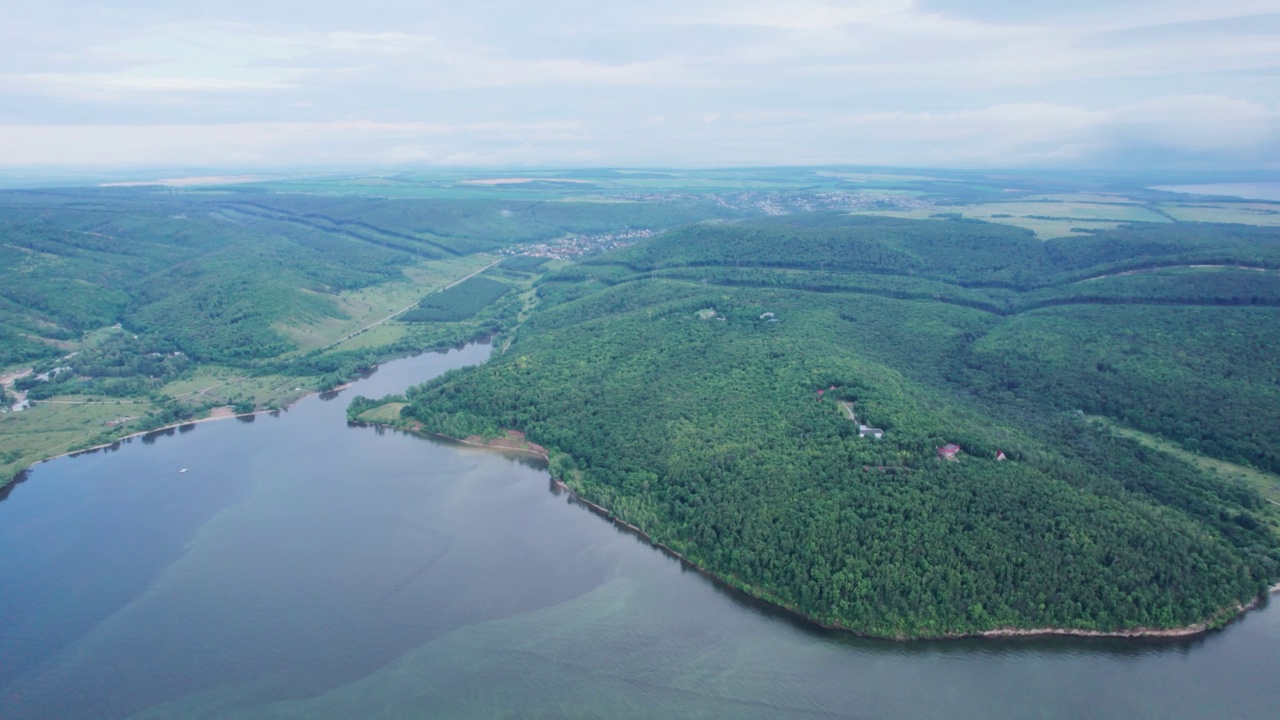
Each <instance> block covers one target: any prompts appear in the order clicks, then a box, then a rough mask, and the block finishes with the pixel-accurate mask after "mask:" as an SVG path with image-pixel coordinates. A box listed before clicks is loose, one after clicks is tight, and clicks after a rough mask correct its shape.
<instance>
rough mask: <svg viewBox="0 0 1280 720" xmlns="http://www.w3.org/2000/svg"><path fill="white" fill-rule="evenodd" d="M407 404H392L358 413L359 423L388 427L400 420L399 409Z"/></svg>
mask: <svg viewBox="0 0 1280 720" xmlns="http://www.w3.org/2000/svg"><path fill="white" fill-rule="evenodd" d="M407 404H408V403H400V402H393V403H387V404H386V405H379V406H378V407H376V408H372V409H369V410H365V411H364V412H362V413H360V417H359V420H360V422H367V423H381V424H384V425H390V424H393V423H396V422H399V420H400V409H401V408H403V407H404V406H405V405H407Z"/></svg>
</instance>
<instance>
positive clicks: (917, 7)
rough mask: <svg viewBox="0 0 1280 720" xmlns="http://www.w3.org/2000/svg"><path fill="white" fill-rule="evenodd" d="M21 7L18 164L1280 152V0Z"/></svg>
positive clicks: (1047, 160)
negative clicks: (1211, 0)
mask: <svg viewBox="0 0 1280 720" xmlns="http://www.w3.org/2000/svg"><path fill="white" fill-rule="evenodd" d="M6 5H8V7H7V8H2V9H0V168H7V169H15V168H164V167H207V168H227V169H233V168H234V169H248V170H254V169H283V168H325V169H336V168H413V167H429V166H464V167H587V166H593V167H595V166H612V167H656V166H663V167H699V166H703V167H705V166H722V167H728V166H750V165H834V164H853V165H893V166H917V167H967V168H986V167H1028V168H1131V167H1143V168H1214V169H1280V0H1216V1H1215V2H1205V0H1194V1H1184V0H1122V1H1116V0H1109V1H1105V2H1103V1H1099V0H1070V1H1059V0H1037V1H1035V2H1028V1H1026V0H921V1H913V0H786V1H783V2H774V1H772V0H725V1H721V0H647V1H646V2H622V1H619V0H539V1H538V2H529V1H528V0H523V1H520V0H452V1H450V2H437V1H436V0H412V1H410V0H400V1H391V0H364V1H362V2H358V3H356V2H345V3H344V2H331V1H330V0H306V1H305V2H302V1H298V2H279V1H277V0H219V2H215V3H201V4H200V5H201V6H202V7H186V6H187V5H194V4H189V3H175V2H172V0H112V1H111V2H110V3H106V2H90V1H87V0H78V1H71V0H41V2H28V3H18V2H10V3H6Z"/></svg>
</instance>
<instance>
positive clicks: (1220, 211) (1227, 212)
mask: <svg viewBox="0 0 1280 720" xmlns="http://www.w3.org/2000/svg"><path fill="white" fill-rule="evenodd" d="M1160 207H1161V209H1163V210H1164V211H1165V212H1167V213H1169V214H1170V215H1172V216H1173V217H1175V218H1177V219H1178V220H1180V221H1182V222H1214V223H1244V224H1245V225H1268V226H1270V225H1280V206H1277V205H1238V204H1235V203H1230V204H1224V205H1214V206H1207V205H1206V204H1202V203H1197V204H1195V205H1176V204H1168V205H1161V206H1160Z"/></svg>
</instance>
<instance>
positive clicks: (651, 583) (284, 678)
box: [0, 345, 1280, 720]
mask: <svg viewBox="0 0 1280 720" xmlns="http://www.w3.org/2000/svg"><path fill="white" fill-rule="evenodd" d="M488 353H489V348H488V346H484V345H473V346H469V347H467V348H464V349H462V350H459V351H453V352H450V353H447V354H431V355H422V356H418V357H415V358H409V359H405V360H399V361H396V362H392V363H388V364H386V365H385V366H384V367H382V368H380V369H379V370H378V372H376V373H375V374H373V375H372V376H370V377H368V378H365V379H363V380H361V381H359V382H358V383H356V385H355V387H354V388H352V389H350V390H347V391H344V392H342V393H340V394H338V395H337V396H336V397H335V396H333V395H326V396H313V397H309V398H306V399H304V400H302V401H301V402H299V403H298V404H297V405H295V406H293V407H292V408H290V409H289V410H287V411H283V412H280V413H277V414H275V415H274V416H273V415H259V416H257V417H255V418H252V419H251V421H244V420H241V421H235V420H226V421H221V422H211V423H201V424H199V425H192V426H186V427H184V428H179V429H174V430H172V431H169V432H166V433H163V434H157V435H154V436H151V437H149V438H145V439H144V438H137V439H134V440H133V441H130V442H126V443H122V444H121V445H120V446H118V447H117V448H115V449H110V450H103V451H98V452H93V453H88V454H83V455H80V456H76V457H69V458H61V459H58V460H55V461H51V462H48V463H44V464H41V465H37V466H36V467H35V468H33V469H32V470H31V472H30V473H29V476H28V477H27V479H26V480H25V481H24V482H22V483H21V484H19V485H17V486H16V487H14V488H13V489H12V490H11V491H10V493H9V495H8V497H7V498H6V499H4V500H3V501H2V502H0V718H4V719H5V720H11V719H18V718H58V719H60V720H76V719H78V718H94V719H100V718H101V719H105V718H125V717H145V718H276V717H289V718H298V717H308V718H310V717H319V718H328V717H331V718H364V717H504V716H507V717H512V716H513V717H601V716H610V717H637V718H640V717H643V718H653V717H726V718H739V717H760V718H765V717H768V718H778V717H797V718H806V717H815V718H846V717H847V718H898V717H902V718H919V717H939V718H942V717H946V718H953V717H958V718H966V717H972V718H1000V717H1008V718H1028V717H1031V718H1068V717H1070V718H1076V717H1116V718H1121V717H1123V718H1143V717H1150V718H1176V717H1203V718H1224V717H1274V716H1275V711H1276V708H1277V707H1280V612H1277V610H1276V607H1275V604H1274V603H1273V604H1272V605H1271V606H1269V607H1267V608H1265V609H1263V610H1261V611H1258V612H1254V613H1250V614H1249V615H1247V616H1245V617H1244V618H1243V619H1241V620H1240V621H1238V622H1236V623H1233V624H1232V625H1230V626H1229V627H1228V628H1227V629H1226V630H1224V631H1222V632H1217V633H1212V634H1209V635H1206V636H1203V637H1199V638H1193V639H1187V640H1179V641H1134V640H1127V641H1126V640H1079V639H1038V640H1008V641H979V640H968V641H959V642H930V643H912V644H899V643H892V642H884V641H870V640H860V639H856V638H851V637H849V636H847V635H843V634H840V633H833V632H825V631H821V630H818V629H815V628H813V627H812V626H810V625H808V624H806V623H804V622H802V621H798V620H796V619H794V618H792V617H789V616H787V615H786V614H784V613H779V612H777V611H774V610H771V609H770V608H768V607H767V606H764V605H762V604H760V603H757V602H754V601H751V600H749V599H747V598H743V597H742V596H740V595H738V594H736V593H732V592H729V591H726V590H724V589H722V588H719V587H717V586H716V584H715V583H713V582H711V581H710V580H708V579H707V578H705V577H703V576H702V575H700V574H698V573H696V572H692V571H689V570H686V569H684V568H683V567H682V566H681V564H680V563H679V562H678V561H676V560H674V559H671V558H669V557H667V556H665V555H663V554H662V553H661V552H659V551H657V550H655V549H654V548H652V547H650V546H649V545H648V544H647V543H645V542H643V541H641V540H639V539H637V538H635V537H634V536H632V535H630V534H628V533H626V532H624V531H621V530H619V529H617V528H616V527H614V526H613V525H611V524H610V523H608V522H607V521H605V520H603V519H602V518H600V517H598V516H597V515H595V514H594V513H592V512H590V511H589V510H588V509H586V508H585V507H583V506H581V505H579V504H576V503H574V502H572V501H571V500H570V498H569V497H568V496H567V495H565V494H562V493H559V492H557V491H556V489H555V488H554V487H553V486H552V485H551V483H550V482H549V478H548V476H547V474H546V471H545V469H544V467H543V465H542V464H541V463H540V461H537V460H536V459H528V458H523V457H516V456H506V455H502V454H498V453H494V452H490V451H485V450H479V449H475V448H469V447H465V446H460V445H457V444H454V443H449V442H445V441H433V440H431V439H427V438H422V437H417V436H412V435H407V434H403V433H399V432H395V431H386V430H379V429H375V428H367V427H354V426H348V425H347V424H346V422H345V414H344V413H345V408H346V404H347V401H348V400H349V399H350V397H352V396H353V395H355V394H357V393H359V394H362V395H366V396H370V397H378V396H381V395H384V394H387V393H391V392H400V391H402V390H404V389H405V388H406V387H408V386H409V385H412V384H414V383H417V382H421V381H423V380H425V379H427V378H430V377H432V376H434V375H437V374H439V373H441V372H444V371H445V370H448V369H450V368H453V367H460V366H463V365H468V364H474V363H478V362H482V361H483V360H484V359H485V358H486V357H487V355H488ZM182 468H187V469H188V471H187V472H186V473H180V472H179V470H181V469H182Z"/></svg>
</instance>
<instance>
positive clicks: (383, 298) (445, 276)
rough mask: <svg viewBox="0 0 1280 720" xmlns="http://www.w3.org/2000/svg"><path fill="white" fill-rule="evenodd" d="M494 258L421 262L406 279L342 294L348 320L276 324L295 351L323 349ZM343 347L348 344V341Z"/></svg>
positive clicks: (341, 303)
mask: <svg viewBox="0 0 1280 720" xmlns="http://www.w3.org/2000/svg"><path fill="white" fill-rule="evenodd" d="M493 260H494V258H493V257H491V256H488V255H468V256H466V257H460V258H450V259H448V260H431V261H427V262H423V263H419V264H417V265H414V266H412V267H409V268H406V269H405V271H404V280H399V281H396V282H390V283H383V284H381V285H376V286H374V287H368V288H362V289H360V290H353V291H350V292H344V293H342V294H340V295H339V296H338V307H339V309H341V310H342V312H343V313H345V314H346V315H347V316H348V317H347V318H346V319H338V318H318V319H315V320H310V321H305V322H298V323H292V324H291V323H281V324H278V325H276V326H275V327H276V329H277V330H279V331H281V332H282V333H284V334H285V336H286V337H288V338H289V339H290V340H291V341H293V342H294V343H297V345H298V349H297V350H296V351H295V352H294V354H302V353H305V352H308V351H311V350H315V349H317V348H322V347H324V346H326V345H328V344H330V343H333V342H335V341H337V340H338V339H340V338H342V337H344V336H346V335H348V334H350V333H353V332H356V331H357V330H359V329H361V328H363V327H367V326H368V325H370V324H372V323H375V322H377V321H379V320H382V319H383V318H385V317H387V316H388V315H391V314H392V313H395V312H398V311H400V310H403V309H404V308H405V307H407V306H409V305H412V304H414V302H416V301H418V300H421V299H422V297H423V296H424V295H428V294H430V293H433V292H435V291H437V290H439V289H440V288H442V287H444V286H446V285H448V284H449V283H452V282H455V281H457V280H458V279H459V278H462V277H465V276H467V275H469V274H471V273H473V272H475V271H476V270H479V269H480V268H482V267H484V266H485V265H488V264H489V263H491V262H493ZM343 347H344V348H345V347H347V344H344V345H343Z"/></svg>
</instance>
